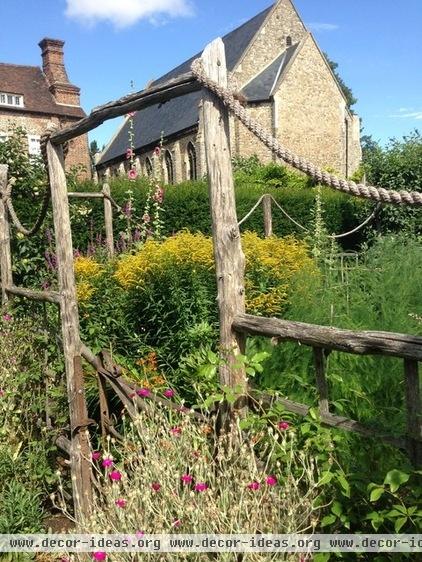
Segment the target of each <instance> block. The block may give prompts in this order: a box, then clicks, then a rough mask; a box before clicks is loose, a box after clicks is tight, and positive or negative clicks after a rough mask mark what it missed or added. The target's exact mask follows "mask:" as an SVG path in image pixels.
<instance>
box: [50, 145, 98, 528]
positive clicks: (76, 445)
mask: <svg viewBox="0 0 422 562" xmlns="http://www.w3.org/2000/svg"><path fill="white" fill-rule="evenodd" d="M47 156H48V172H49V177H50V187H51V201H52V206H53V220H54V235H55V240H56V252H57V267H58V280H59V290H60V293H61V300H60V319H61V326H62V336H63V352H64V359H65V368H66V378H67V393H68V402H69V414H70V429H71V455H70V462H71V474H72V488H73V501H74V507H75V517H76V519H77V520H81V519H82V518H83V517H84V516H87V515H88V514H89V513H90V507H91V498H92V489H91V462H90V443H89V434H88V431H87V426H88V424H89V421H88V411H87V407H86V401H85V392H84V384H83V382H84V381H83V371H82V360H81V342H80V336H79V314H78V305H77V300H76V286H75V275H74V271H73V248H72V235H71V229H70V217H69V202H68V196H67V187H66V176H65V170H64V158H63V150H62V147H61V146H54V145H53V144H52V143H51V142H50V141H49V142H48V143H47Z"/></svg>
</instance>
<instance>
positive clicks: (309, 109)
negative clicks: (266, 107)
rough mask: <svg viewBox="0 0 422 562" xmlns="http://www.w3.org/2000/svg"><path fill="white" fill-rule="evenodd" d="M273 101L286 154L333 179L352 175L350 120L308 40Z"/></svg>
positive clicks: (316, 48) (317, 54)
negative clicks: (326, 170) (300, 158)
mask: <svg viewBox="0 0 422 562" xmlns="http://www.w3.org/2000/svg"><path fill="white" fill-rule="evenodd" d="M274 97H275V103H276V108H277V109H276V128H277V131H278V136H279V138H280V140H281V142H282V143H283V144H284V145H285V146H287V148H289V149H290V150H292V151H294V152H296V153H298V154H299V155H301V156H303V157H305V158H308V159H309V160H311V161H312V162H314V163H315V164H316V165H318V166H320V167H322V168H331V169H333V170H335V171H336V172H337V173H339V174H342V175H346V172H348V173H349V174H350V173H352V172H353V171H354V168H355V167H356V158H355V157H353V158H351V153H353V154H355V153H356V152H357V151H356V150H354V151H352V150H351V147H352V145H353V143H352V139H354V141H353V142H354V143H355V142H356V135H355V130H354V128H353V127H354V126H353V125H352V116H351V114H350V112H349V111H348V110H347V108H346V102H345V99H344V97H343V95H342V93H341V92H340V90H339V88H338V86H337V83H336V81H335V79H334V77H333V75H332V73H331V71H330V68H329V67H328V65H327V64H326V62H325V60H324V58H323V56H322V54H321V52H320V51H319V49H318V47H317V46H316V43H315V42H314V40H313V38H312V36H311V35H308V37H307V38H306V39H305V40H304V42H303V44H302V46H301V48H300V51H299V52H298V54H297V56H296V57H295V59H294V60H293V61H292V64H291V67H290V69H288V70H287V71H286V75H285V77H284V78H283V79H282V81H281V84H280V87H279V88H278V91H277V92H276V94H275V96H274ZM346 121H347V123H348V130H349V133H348V135H346ZM352 130H353V134H351V133H352ZM347 136H348V137H349V148H348V149H346V146H347V144H346V139H347ZM347 152H348V153H349V156H348V161H349V165H348V168H349V169H348V170H347V171H346V161H347V156H346V155H347Z"/></svg>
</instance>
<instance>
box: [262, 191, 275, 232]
mask: <svg viewBox="0 0 422 562" xmlns="http://www.w3.org/2000/svg"><path fill="white" fill-rule="evenodd" d="M262 209H263V211H264V234H265V238H269V237H270V236H272V235H273V215H272V211H271V195H264V197H263V199H262Z"/></svg>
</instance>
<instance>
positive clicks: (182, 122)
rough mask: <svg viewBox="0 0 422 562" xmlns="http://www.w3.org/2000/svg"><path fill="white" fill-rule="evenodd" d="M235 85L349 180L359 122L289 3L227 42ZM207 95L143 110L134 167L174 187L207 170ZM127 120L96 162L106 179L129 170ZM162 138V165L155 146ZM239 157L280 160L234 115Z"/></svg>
mask: <svg viewBox="0 0 422 562" xmlns="http://www.w3.org/2000/svg"><path fill="white" fill-rule="evenodd" d="M223 42H224V45H225V50H226V59H227V68H228V73H229V84H230V86H231V87H232V88H234V89H235V90H236V91H238V92H240V93H241V94H242V95H243V97H244V98H246V100H247V107H248V110H249V112H250V113H251V114H252V116H253V117H255V118H256V119H258V121H259V122H260V123H261V124H262V125H263V126H264V127H266V128H267V129H268V130H270V131H272V133H273V135H274V136H275V137H276V138H277V139H278V140H279V141H280V142H281V143H282V144H283V145H285V146H286V147H287V148H289V149H290V150H292V151H294V152H296V153H298V154H299V155H301V156H303V157H306V158H308V159H310V160H311V161H312V162H314V163H315V164H317V165H319V166H321V167H322V168H328V169H332V170H334V171H336V172H337V173H338V174H340V175H342V176H346V177H347V176H350V174H352V173H353V172H354V171H355V170H356V168H357V167H358V165H359V163H360V160H361V147H360V121H359V117H358V116H357V115H355V114H353V113H351V111H350V110H349V109H348V107H347V103H346V99H345V96H344V94H343V92H342V90H341V88H340V86H339V84H338V82H337V80H336V78H335V76H334V75H333V73H332V71H331V68H330V66H329V65H328V63H327V61H326V59H325V57H324V55H323V54H322V52H321V51H320V49H319V47H318V45H317V43H316V41H315V39H314V37H313V36H312V35H311V33H309V32H308V31H307V29H306V27H305V25H304V23H303V22H302V20H301V18H300V16H299V14H298V13H297V11H296V9H295V7H294V5H293V4H292V2H291V0H278V1H277V2H275V3H274V4H273V5H272V6H270V7H269V8H267V9H266V10H264V11H263V12H261V13H259V14H258V15H256V16H255V17H254V18H252V19H251V20H249V21H247V22H246V23H244V24H243V25H241V26H240V27H238V28H237V29H235V30H233V31H232V32H230V33H229V34H228V35H226V36H225V37H223ZM199 56H200V53H198V54H197V55H195V56H194V57H192V58H191V59H190V60H188V61H186V62H184V63H183V64H181V65H180V66H178V67H177V68H175V69H174V70H172V71H170V72H169V73H167V74H165V75H164V76H162V77H161V78H160V79H158V80H156V81H155V82H154V84H159V83H160V82H164V81H166V80H169V79H171V78H174V77H176V76H178V75H179V74H182V73H184V72H187V71H189V69H190V65H191V63H192V61H193V60H194V59H195V58H197V57H199ZM202 96H203V91H202V92H201V91H200V92H194V93H190V94H186V95H184V96H182V97H179V98H176V99H173V100H171V101H169V102H166V103H164V104H157V105H155V106H152V107H148V108H146V109H143V110H141V111H138V112H137V113H136V114H135V115H134V116H133V117H132V119H133V126H134V129H133V131H134V143H133V144H134V152H135V165H136V167H137V170H138V172H139V173H141V174H143V175H150V174H151V173H152V170H153V168H154V166H160V167H161V168H162V174H163V175H164V179H165V181H166V182H168V183H177V182H179V181H182V180H185V179H195V178H197V177H201V176H203V175H204V174H205V173H206V164H205V154H204V145H203V134H202V124H201V118H200V112H199V108H198V106H199V104H200V101H201V98H202ZM129 119H130V118H129V117H127V118H126V120H125V122H124V123H123V125H122V127H121V128H120V129H119V130H118V131H117V133H116V134H115V136H114V138H113V139H112V140H111V141H110V143H109V144H108V146H107V147H106V148H105V150H104V151H103V153H102V154H101V156H100V158H99V160H98V162H97V173H98V176H99V177H100V178H102V177H107V176H110V175H111V176H113V175H120V174H124V173H125V172H127V171H128V169H129V162H128V160H127V158H126V151H127V149H128V146H129V126H130V123H129ZM161 136H162V137H163V139H164V142H163V149H164V152H162V153H161V158H160V162H161V163H159V162H157V158H154V147H156V146H157V144H158V143H159V142H160V137H161ZM230 142H231V150H232V155H233V156H243V157H248V156H252V155H254V154H256V155H257V156H258V157H259V159H260V160H261V161H263V162H269V161H271V160H273V159H274V156H273V155H272V153H271V151H270V150H268V149H267V148H266V147H265V146H264V145H263V144H262V143H261V142H260V141H259V140H257V139H256V138H255V137H254V136H253V135H252V133H250V132H249V131H247V130H246V128H245V127H244V126H243V125H242V124H241V123H240V122H239V121H238V120H235V119H234V117H230Z"/></svg>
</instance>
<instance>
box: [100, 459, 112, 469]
mask: <svg viewBox="0 0 422 562" xmlns="http://www.w3.org/2000/svg"><path fill="white" fill-rule="evenodd" d="M101 464H102V466H103V468H110V466H113V459H112V458H110V457H108V458H106V459H104V460H103V462H102V463H101Z"/></svg>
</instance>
